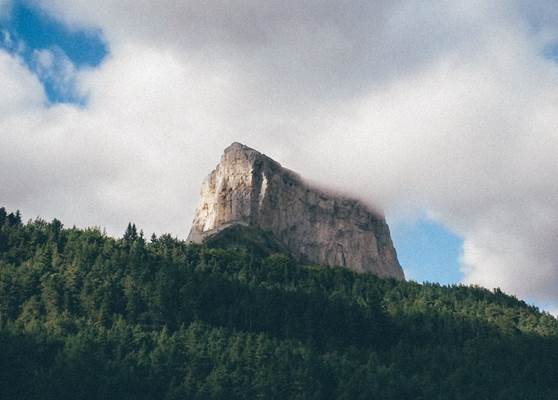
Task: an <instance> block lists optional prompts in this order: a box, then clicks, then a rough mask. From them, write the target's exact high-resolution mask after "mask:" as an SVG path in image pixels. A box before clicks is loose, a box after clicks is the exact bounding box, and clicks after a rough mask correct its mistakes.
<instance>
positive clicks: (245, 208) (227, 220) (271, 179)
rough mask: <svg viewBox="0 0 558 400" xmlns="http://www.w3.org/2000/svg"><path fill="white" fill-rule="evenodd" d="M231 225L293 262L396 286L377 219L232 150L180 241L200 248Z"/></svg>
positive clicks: (266, 161) (265, 160)
mask: <svg viewBox="0 0 558 400" xmlns="http://www.w3.org/2000/svg"><path fill="white" fill-rule="evenodd" d="M239 225H244V226H248V227H255V228H258V229H260V230H262V231H264V232H266V234H271V235H273V237H274V238H275V239H276V240H277V242H278V243H281V244H282V246H284V248H286V249H288V251H289V252H290V254H291V255H292V256H293V257H295V258H296V259H297V260H299V261H301V262H310V263H317V264H322V265H329V266H342V267H347V268H350V269H352V270H354V271H358V272H372V273H374V274H376V275H378V276H381V277H393V278H398V279H404V275H403V270H402V268H401V266H400V265H399V262H398V261H397V255H396V252H395V248H394V247H393V244H392V241H391V237H390V233H389V228H388V226H387V224H386V222H385V219H384V217H383V216H381V215H379V214H377V213H375V212H373V211H372V210H371V209H369V208H368V207H366V206H365V205H364V204H362V203H361V202H359V201H357V200H354V199H350V198H347V197H343V196H337V195H332V194H329V193H326V192H325V191H323V190H319V189H316V188H312V187H310V186H309V185H307V184H306V183H305V182H303V180H302V179H301V178H300V176H299V175H297V174H296V173H294V172H292V171H290V170H288V169H286V168H283V167H282V166H281V165H280V164H279V163H277V162H276V161H274V160H272V159H271V158H269V157H267V156H265V155H264V154H261V153H259V152H257V151H256V150H253V149H251V148H249V147H247V146H244V145H242V144H240V143H233V144H232V145H231V146H229V147H228V148H227V149H226V150H225V153H224V154H223V156H222V158H221V162H220V163H219V165H217V168H216V169H215V170H214V171H213V172H211V174H210V175H209V176H208V177H207V178H206V180H205V181H204V182H203V185H202V191H201V201H200V204H199V206H198V208H197V210H196V214H195V217H194V221H193V224H192V228H191V230H190V234H189V236H188V240H189V241H190V242H197V243H200V242H203V241H204V240H206V239H207V238H210V237H212V236H215V235H217V234H219V232H222V231H223V230H225V229H228V228H229V227H231V226H239Z"/></svg>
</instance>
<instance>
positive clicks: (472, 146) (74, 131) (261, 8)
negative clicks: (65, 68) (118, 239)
mask: <svg viewBox="0 0 558 400" xmlns="http://www.w3.org/2000/svg"><path fill="white" fill-rule="evenodd" d="M132 3H133V6H132ZM38 4H40V5H41V6H42V7H43V8H44V9H45V10H46V11H47V12H49V13H50V14H51V15H53V16H55V17H56V18H59V19H60V20H63V21H65V22H66V23H67V24H69V25H71V26H72V27H74V28H75V29H80V28H100V29H101V31H102V32H103V35H105V37H106V39H107V41H108V44H109V46H110V47H111V51H110V56H109V58H108V59H107V60H106V61H105V62H104V63H103V64H101V65H100V67H99V68H97V69H91V70H85V71H81V70H80V71H74V72H73V73H75V75H72V76H73V78H72V79H73V81H74V85H75V90H77V91H78V92H79V93H80V94H83V95H84V96H87V98H88V99H89V103H88V106H87V107H85V108H83V109H80V108H76V107H73V106H70V105H63V106H62V105H55V106H52V105H51V106H49V107H43V106H42V104H43V103H44V93H42V91H41V87H40V84H39V82H38V80H37V78H36V77H35V76H34V75H33V73H31V72H30V71H29V70H27V69H26V68H25V67H24V66H23V65H22V62H21V61H20V60H19V59H18V56H17V55H14V54H11V55H8V54H6V53H0V55H1V58H0V71H1V72H0V73H1V76H2V77H3V79H7V81H8V83H9V84H10V85H12V86H13V87H14V88H15V89H14V93H18V94H17V95H14V96H13V98H10V99H9V100H8V99H5V98H3V99H1V100H0V107H4V108H0V109H1V110H2V111H1V112H2V115H3V116H9V118H2V119H0V131H1V132H3V140H4V141H5V143H8V144H9V146H3V147H2V150H0V159H1V160H3V161H2V167H3V168H2V171H3V172H2V173H0V185H1V187H2V188H3V190H2V197H3V198H2V199H0V200H2V201H3V203H4V204H7V205H9V206H11V207H14V208H15V207H20V208H22V209H23V211H24V212H26V215H36V214H41V215H44V216H47V217H54V216H57V217H62V218H64V220H66V221H69V222H71V223H74V222H75V223H78V224H82V225H91V224H102V225H105V226H107V228H108V230H109V232H112V233H120V232H121V231H122V230H123V229H124V227H125V224H126V223H127V221H128V220H133V221H135V222H137V223H138V224H139V225H140V226H142V227H144V229H146V231H148V232H151V231H156V232H165V231H171V232H173V233H176V234H179V235H180V236H185V235H186V234H187V230H188V228H189V221H190V220H191V217H192V212H193V209H194V208H195V205H196V203H197V200H198V191H199V186H200V183H201V180H202V179H203V177H204V176H205V175H206V174H207V173H208V172H209V171H210V170H211V169H212V168H213V167H214V165H215V164H216V163H217V161H218V158H219V156H220V152H221V151H222V149H223V148H224V147H226V146H227V145H228V144H230V142H232V141H234V140H238V141H242V142H245V143H247V144H249V145H251V146H253V147H255V148H257V149H259V150H261V151H264V152H266V153H267V154H269V155H271V156H272V157H274V158H276V159H278V160H279V161H281V162H282V163H283V164H284V165H286V166H288V167H290V168H292V169H295V170H297V171H299V172H300V173H301V174H303V175H304V176H306V177H308V178H309V179H311V180H314V181H317V182H319V183H320V184H324V185H328V186H333V187H334V188H336V189H339V190H343V191H348V192H351V193H353V194H354V195H356V196H359V197H360V198H363V199H365V200H368V199H373V201H375V202H376V203H378V204H380V205H381V206H383V207H384V208H385V209H386V210H387V211H388V213H389V215H390V216H393V217H399V218H402V216H406V215H413V214H415V213H420V212H422V211H423V210H426V211H427V212H428V213H429V215H430V216H431V217H432V218H434V219H436V220H437V221H439V222H440V223H442V224H444V225H446V226H447V227H448V228H450V229H451V230H452V231H454V232H456V233H458V234H459V235H460V236H462V237H463V238H464V249H463V260H462V268H463V271H464V273H465V280H466V282H468V283H477V284H481V285H484V286H487V287H496V286H499V287H502V288H503V289H505V290H508V291H511V292H513V293H515V294H518V295H520V296H526V297H528V298H529V299H532V300H536V301H540V302H545V303H546V304H551V303H552V302H558V292H556V290H555V289H554V288H556V287H557V284H558V250H557V249H556V247H555V246H553V242H554V241H555V239H556V237H558V200H557V199H558V185H556V183H555V180H556V179H555V177H556V176H557V175H558V163H556V161H555V154H557V151H558V134H557V133H556V132H557V127H558V98H557V97H556V95H555V93H554V92H555V88H556V87H557V84H558V69H557V66H556V64H555V63H553V62H552V61H551V60H548V59H546V58H544V56H543V55H544V51H545V49H546V48H547V47H548V46H549V45H554V44H555V40H556V38H557V37H558V36H557V34H556V33H557V25H556V23H555V21H556V19H553V18H549V17H548V16H549V15H554V14H556V12H558V7H556V6H555V5H554V4H553V3H552V2H544V1H541V2H538V3H537V5H536V7H531V6H530V3H529V4H527V3H525V2H520V1H518V2H508V3H506V4H505V5H504V4H501V3H490V4H489V3H487V2H476V1H474V2H468V3H466V4H464V3H463V2H458V1H455V2H452V1H449V2H444V3H443V4H439V5H438V6H437V7H433V6H432V5H430V4H428V3H424V2H418V1H417V2H413V1H411V2H409V1H407V2H397V1H395V2H394V1H389V2H388V1H385V2H383V1H380V2H364V1H362V2H361V1H345V2H326V3H325V4H324V2H318V1H309V2H303V3H300V2H294V1H282V2H279V1H269V2H252V1H235V2H227V3H222V2H221V3H217V2H215V3H213V2H178V1H170V0H168V1H164V2H158V3H157V4H156V5H155V4H154V3H153V2H147V1H139V2H137V1H135V2H129V1H118V2H116V1H110V0H105V1H99V2H95V4H93V3H91V2H86V1H76V0H73V1H66V0H55V1H52V2H48V3H47V2H44V3H42V2H39V3H38ZM37 57H38V58H37V59H38V60H39V59H40V58H44V60H43V61H44V64H45V65H49V63H48V58H49V53H39V54H37ZM62 59H63V58H62ZM39 61H40V60H39ZM46 71H47V72H48V71H52V69H49V68H47V69H46ZM58 74H59V72H57V76H58ZM62 75H64V74H62ZM18 99H19V100H18ZM1 102H4V103H5V104H4V103H1Z"/></svg>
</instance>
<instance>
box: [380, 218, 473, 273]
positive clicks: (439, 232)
mask: <svg viewBox="0 0 558 400" xmlns="http://www.w3.org/2000/svg"><path fill="white" fill-rule="evenodd" d="M391 231H392V236H393V241H394V244H395V248H396V249H397V256H398V258H399V262H400V263H401V265H402V266H403V269H404V270H405V274H406V275H407V278H408V279H412V280H415V281H417V282H426V281H428V282H439V283H441V284H453V283H459V282H460V281H461V279H462V278H463V273H461V271H460V270H459V258H460V255H461V249H462V246H463V240H462V239H461V238H460V237H458V236H456V235H455V234H453V233H452V232H450V231H448V230H447V229H446V228H445V227H443V226H442V225H440V224H437V223H435V222H433V221H430V220H426V219H419V220H418V221H414V222H412V223H399V224H396V225H394V226H393V227H392V229H391Z"/></svg>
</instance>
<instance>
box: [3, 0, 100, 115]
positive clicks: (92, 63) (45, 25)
mask: <svg viewBox="0 0 558 400" xmlns="http://www.w3.org/2000/svg"><path fill="white" fill-rule="evenodd" d="M0 31H1V32H2V35H1V37H0V48H3V49H4V50H7V51H9V52H10V53H12V54H13V53H17V55H18V56H20V57H21V58H22V59H23V61H24V62H25V63H26V64H27V66H28V67H29V69H30V70H31V71H32V72H33V73H35V74H36V75H37V76H38V77H39V79H40V81H41V82H42V83H43V86H44V88H45V92H46V94H47V97H48V100H49V102H51V103H75V104H79V105H83V104H84V102H85V100H84V99H83V98H81V96H80V95H79V94H78V93H77V92H76V91H75V87H74V79H73V76H74V75H75V72H76V71H77V70H79V69H80V68H85V67H97V66H99V65H100V64H101V63H102V61H103V60H104V59H105V57H106V56H107V54H108V46H107V44H106V43H105V41H104V40H103V38H102V35H101V32H100V31H95V30H88V31H77V30H71V29H69V28H68V27H66V26H65V25H63V24H62V23H60V22H58V21H57V20H55V19H54V18H52V17H50V16H49V15H47V14H46V13H45V12H44V11H42V10H40V9H38V8H36V7H33V6H31V5H29V4H28V3H26V2H23V1H16V2H14V4H13V7H12V9H11V14H10V16H9V18H8V19H7V20H6V21H3V22H0Z"/></svg>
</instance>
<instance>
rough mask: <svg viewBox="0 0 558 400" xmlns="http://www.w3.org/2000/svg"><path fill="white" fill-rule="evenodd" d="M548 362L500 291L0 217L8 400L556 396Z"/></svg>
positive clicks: (546, 329) (525, 320)
mask: <svg viewBox="0 0 558 400" xmlns="http://www.w3.org/2000/svg"><path fill="white" fill-rule="evenodd" d="M223 247H230V246H223ZM556 365H558V322H557V320H556V319H555V318H553V317H552V316H551V315H549V314H547V313H544V312H540V311H539V310H538V309H537V308H535V307H533V306H529V305H527V304H526V303H524V302H523V301H520V300H518V299H516V298H514V297H511V296H508V295H506V294H504V293H502V292H501V291H500V290H497V289H496V290H493V291H489V290H486V289H482V288H478V287H466V286H441V285H438V284H423V285H421V284H417V283H415V282H401V281H395V280H384V279H379V278H377V277H375V276H373V275H368V274H356V273H352V272H350V271H348V270H345V269H341V268H324V267H320V266H302V265H297V264H296V263H294V262H293V261H292V260H291V259H290V258H289V257H288V256H286V255H282V254H272V255H267V256H266V255H262V254H260V253H257V254H256V253H254V252H250V251H247V250H245V249H244V250H243V249H240V250H239V249H234V248H226V249H225V248H208V247H205V246H199V245H187V244H186V243H185V242H183V241H180V240H177V239H175V238H172V237H171V236H169V235H162V236H160V237H156V236H155V235H153V236H152V237H151V238H150V239H149V240H146V238H145V237H144V235H143V233H142V232H141V231H139V232H138V229H137V228H136V226H135V225H133V224H130V225H129V226H128V228H127V229H126V232H125V234H124V236H123V237H122V238H121V239H115V238H111V237H108V236H107V235H106V234H104V233H103V232H102V231H101V230H100V229H97V228H94V229H76V228H71V229H65V228H63V226H62V223H61V222H60V221H58V220H56V219H55V220H53V221H52V222H45V221H43V220H40V219H37V220H34V221H29V222H28V223H23V222H22V218H21V216H20V214H19V213H18V212H16V213H8V212H7V211H6V210H5V209H4V208H0V398H2V399H39V398H40V399H45V398H49V399H50V398H52V399H66V398H67V399H74V398H82V399H105V398H118V399H161V398H167V399H184V398H186V399H286V398H292V399H372V398H378V399H522V400H523V399H556V398H558V369H557V368H556Z"/></svg>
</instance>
